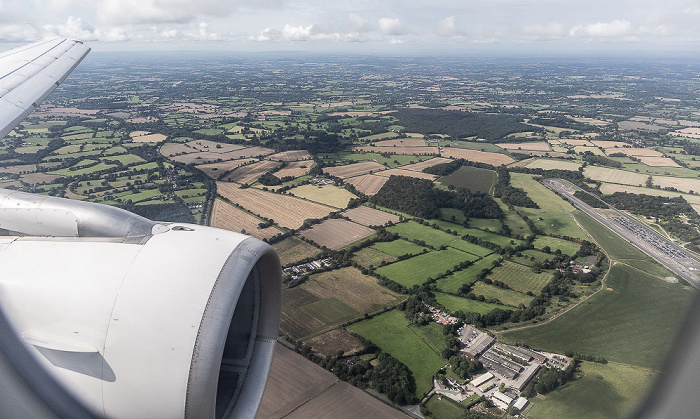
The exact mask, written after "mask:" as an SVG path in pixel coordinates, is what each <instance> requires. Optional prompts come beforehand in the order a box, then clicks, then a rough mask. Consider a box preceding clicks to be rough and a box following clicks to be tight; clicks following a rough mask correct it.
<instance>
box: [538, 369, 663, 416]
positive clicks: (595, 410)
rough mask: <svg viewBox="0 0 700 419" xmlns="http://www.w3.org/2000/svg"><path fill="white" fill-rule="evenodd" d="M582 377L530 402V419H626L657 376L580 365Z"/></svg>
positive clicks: (639, 370) (640, 371)
mask: <svg viewBox="0 0 700 419" xmlns="http://www.w3.org/2000/svg"><path fill="white" fill-rule="evenodd" d="M581 371H582V372H583V377H582V378H581V379H579V380H576V381H574V382H572V383H571V384H569V385H566V386H564V387H563V388H560V389H557V390H555V391H553V392H550V393H547V396H546V399H544V400H542V399H540V398H538V397H535V398H532V399H530V402H531V403H532V408H531V409H530V411H529V412H528V417H531V418H533V419H549V418H562V419H578V418H590V419H598V418H600V419H603V418H622V417H627V416H628V415H629V414H630V413H631V412H632V409H634V408H635V406H636V405H637V403H638V402H639V401H641V399H642V397H644V395H645V394H646V392H647V391H649V387H650V386H651V384H652V383H653V380H654V379H655V378H656V377H657V373H656V372H654V371H653V370H649V369H646V368H640V367H634V366H629V365H624V364H618V363H612V362H611V363H608V364H594V363H592V362H583V363H582V364H581ZM592 401H595V402H592Z"/></svg>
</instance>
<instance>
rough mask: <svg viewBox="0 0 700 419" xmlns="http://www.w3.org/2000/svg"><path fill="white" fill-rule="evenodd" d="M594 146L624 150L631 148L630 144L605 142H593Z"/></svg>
mask: <svg viewBox="0 0 700 419" xmlns="http://www.w3.org/2000/svg"><path fill="white" fill-rule="evenodd" d="M591 142H592V143H593V145H594V146H596V147H600V148H623V147H629V146H630V145H629V144H628V143H625V142H622V141H604V140H592V141H591Z"/></svg>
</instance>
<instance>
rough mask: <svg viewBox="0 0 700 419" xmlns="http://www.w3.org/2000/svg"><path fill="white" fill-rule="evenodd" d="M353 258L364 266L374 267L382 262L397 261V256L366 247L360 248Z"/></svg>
mask: <svg viewBox="0 0 700 419" xmlns="http://www.w3.org/2000/svg"><path fill="white" fill-rule="evenodd" d="M352 260H353V262H356V263H357V264H358V265H360V266H362V267H364V268H372V267H377V266H379V264H380V263H381V262H386V263H391V262H395V261H396V258H395V257H394V256H391V255H388V254H386V253H384V252H380V251H379V250H377V249H374V248H371V247H365V248H364V249H360V250H359V251H358V252H356V253H355V254H354V255H353V257H352Z"/></svg>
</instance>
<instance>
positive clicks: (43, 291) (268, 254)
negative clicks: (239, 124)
mask: <svg viewBox="0 0 700 419" xmlns="http://www.w3.org/2000/svg"><path fill="white" fill-rule="evenodd" d="M89 51H90V48H88V47H86V46H85V45H83V44H82V43H81V42H80V41H75V40H68V39H63V38H55V39H44V40H41V41H39V42H36V43H33V44H31V45H27V46H24V47H21V48H17V49H13V50H11V51H7V52H4V53H0V138H2V137H3V136H5V135H6V134H7V133H8V132H9V131H10V130H12V129H13V128H14V127H15V126H16V125H17V124H18V123H19V122H20V121H21V120H22V119H23V118H24V117H26V116H27V115H29V114H30V113H31V112H32V111H33V110H34V109H35V108H36V107H37V106H38V103H39V102H41V101H42V100H43V99H45V98H46V96H48V95H49V94H50V93H51V92H52V91H53V90H54V89H56V87H57V86H58V85H59V84H60V83H61V82H62V81H63V80H65V78H66V77H67V76H68V74H70V72H71V71H72V70H73V69H74V68H75V67H76V66H77V65H78V64H79V63H80V61H81V60H82V59H83V58H84V57H85V55H86V54H87V53H88V52H89ZM0 267H2V268H0V336H2V338H1V339H0V377H2V379H0V417H34V418H44V417H66V418H67V417H70V418H82V417H86V418H88V417H94V413H96V414H99V415H101V416H102V415H103V416H106V417H148V418H161V417H162V418H173V417H192V418H215V417H216V418H228V417H254V416H255V413H256V411H257V409H258V405H259V404H260V400H261V398H262V394H263V391H264V389H265V383H266V381H267V376H268V373H269V368H270V364H271V362H272V356H273V353H274V347H275V343H276V340H277V333H278V329H279V320H280V308H281V304H282V268H281V266H280V262H279V258H278V256H277V253H276V252H275V250H274V249H273V248H272V247H271V246H270V245H269V244H267V243H264V242H262V241H260V240H258V239H255V238H252V237H247V236H245V235H243V234H239V233H234V232H232V231H226V230H219V229H215V228H211V227H206V226H201V225H190V224H182V223H159V222H155V221H151V220H148V219H146V218H143V217H140V216H138V215H135V214H132V213H129V212H127V211H125V210H123V209H120V208H116V207H110V206H106V205H101V204H96V203H92V202H83V201H73V200H69V199H64V198H57V197H49V196H39V195H33V194H28V193H24V192H19V191H13V190H7V189H0ZM20 336H21V339H22V340H23V341H24V342H21V341H20ZM42 367H43V368H42ZM72 396H74V398H73V397H72ZM75 399H77V400H78V401H79V402H76V400H75ZM88 409H89V410H88Z"/></svg>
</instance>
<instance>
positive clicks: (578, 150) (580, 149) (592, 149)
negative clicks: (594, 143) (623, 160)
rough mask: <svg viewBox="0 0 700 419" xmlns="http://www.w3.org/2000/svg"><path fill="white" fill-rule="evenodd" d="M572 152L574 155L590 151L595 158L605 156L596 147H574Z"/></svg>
mask: <svg viewBox="0 0 700 419" xmlns="http://www.w3.org/2000/svg"><path fill="white" fill-rule="evenodd" d="M574 151H575V152H576V153H585V152H586V151H590V152H591V153H593V154H595V155H596V156H605V153H603V152H602V151H601V150H600V149H599V148H598V147H586V146H582V145H579V146H576V147H574Z"/></svg>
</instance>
